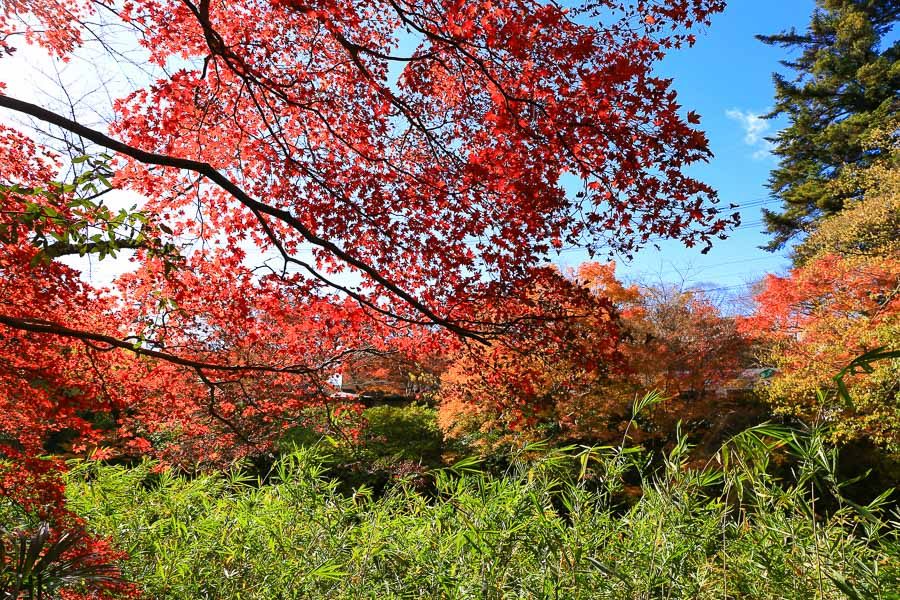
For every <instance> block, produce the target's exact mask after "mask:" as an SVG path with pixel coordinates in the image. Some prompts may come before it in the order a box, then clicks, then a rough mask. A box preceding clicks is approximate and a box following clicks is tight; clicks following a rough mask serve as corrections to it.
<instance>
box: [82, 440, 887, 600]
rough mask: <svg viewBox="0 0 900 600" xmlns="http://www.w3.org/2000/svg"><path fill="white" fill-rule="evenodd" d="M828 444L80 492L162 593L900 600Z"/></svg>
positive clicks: (142, 483)
mask: <svg viewBox="0 0 900 600" xmlns="http://www.w3.org/2000/svg"><path fill="white" fill-rule="evenodd" d="M823 439H824V438H823V436H822V435H820V434H819V433H817V432H812V433H811V434H804V435H800V434H797V433H794V432H790V431H786V430H782V429H777V428H774V427H758V428H755V429H754V430H750V431H748V432H745V433H744V434H741V436H738V438H736V439H735V440H733V441H732V442H731V443H729V444H728V445H727V446H725V447H724V448H723V450H722V451H721V452H720V453H719V454H718V456H717V457H716V459H715V460H713V461H711V463H710V464H709V465H707V467H705V468H702V469H689V468H688V467H687V464H688V462H687V456H688V453H687V451H688V448H687V445H686V443H684V442H683V441H682V443H680V444H679V445H678V446H676V448H675V449H674V450H672V452H671V453H670V454H669V455H667V456H666V457H664V459H663V461H662V463H663V466H662V467H661V468H659V469H654V470H652V471H651V470H650V469H649V468H645V467H643V466H641V465H644V464H645V458H646V457H644V456H643V455H642V454H641V453H640V452H637V451H634V450H633V449H632V450H628V449H624V448H595V449H585V448H567V449H562V450H550V449H548V448H545V447H540V446H532V447H530V448H527V449H525V450H524V451H523V452H521V453H520V454H519V455H518V456H515V457H512V466H511V467H510V468H509V469H508V470H507V471H506V472H505V473H496V474H488V473H484V472H481V471H480V470H479V465H478V464H477V463H476V462H474V461H467V462H465V463H460V464H457V465H456V466H455V467H453V468H449V469H443V470H436V471H433V472H432V473H431V478H432V481H433V486H432V488H431V489H429V490H425V491H422V490H420V489H418V488H416V487H414V486H408V485H403V484H402V483H401V484H398V485H393V486H390V487H389V488H388V489H387V491H386V492H385V493H384V494H383V495H380V496H378V497H375V496H374V495H373V494H372V493H371V491H370V490H368V489H366V488H365V487H363V488H361V489H358V490H357V492H356V493H355V494H346V493H341V492H340V491H339V489H340V488H341V486H340V484H339V482H337V481H335V480H333V479H330V478H329V476H328V471H327V467H325V466H323V465H326V464H328V461H327V460H326V459H325V458H324V457H323V456H322V454H321V450H320V449H319V448H316V447H313V448H305V449H300V450H297V451H296V452H294V453H292V454H290V455H288V456H285V457H284V458H283V459H281V460H280V461H279V462H278V463H277V464H276V466H275V468H274V469H273V472H272V474H271V477H270V479H269V480H268V481H266V482H264V483H263V482H260V481H257V480H248V479H246V478H244V477H243V476H241V475H240V473H239V472H238V471H235V472H234V473H231V474H211V475H202V476H198V477H192V478H188V477H184V476H177V475H174V474H172V473H171V472H168V471H161V472H157V469H156V468H155V465H154V464H153V463H150V462H147V463H144V464H142V465H140V466H137V467H131V468H126V467H118V466H103V465H100V464H97V463H91V462H78V463H73V465H72V467H73V469H72V472H71V474H70V477H69V486H68V493H69V498H70V503H71V507H72V508H73V509H75V510H76V511H77V512H78V513H80V514H81V515H83V516H84V517H86V518H87V521H88V523H90V525H91V527H92V528H93V529H94V530H95V531H96V532H98V533H101V534H104V535H108V536H110V537H111V538H113V540H115V542H116V543H117V544H119V545H120V547H122V548H123V549H124V550H126V551H127V552H128V553H129V555H130V557H131V558H130V560H129V561H128V562H127V563H126V564H125V567H124V575H125V577H126V578H128V579H131V580H133V581H136V582H138V583H139V584H140V585H141V586H143V588H144V589H145V590H146V592H147V595H148V596H149V597H152V598H217V599H222V598H241V599H254V598H260V599H263V598H265V599H277V598H482V599H492V598H561V599H563V598H564V599H581V598H584V599H594V598H616V599H625V598H635V599H637V598H647V599H649V598H654V599H655V598H701V599H702V598H716V599H724V598H779V599H780V598H797V599H804V600H805V599H810V598H848V597H849V598H885V599H887V598H900V592H898V591H900V542H898V538H897V535H896V528H897V523H896V515H890V514H885V511H884V510H882V506H881V505H882V504H883V502H884V498H881V499H879V500H877V501H876V502H874V503H873V504H872V505H870V506H867V507H860V506H855V505H853V504H852V503H850V502H849V501H847V500H845V499H844V498H843V496H842V494H841V488H842V486H843V484H842V483H841V482H838V481H836V480H835V477H834V472H835V469H834V464H835V461H834V451H833V450H831V449H829V448H827V447H826V446H825V445H824V442H823ZM776 454H778V455H783V456H784V457H785V458H784V460H785V461H786V462H784V463H783V464H779V465H773V464H770V463H771V461H772V458H771V457H772V456H774V455H776ZM774 472H784V473H787V474H788V475H789V476H787V477H785V478H784V480H781V479H779V478H776V477H775V476H774V475H773V474H772V473H774ZM635 473H638V474H639V476H640V478H641V481H642V490H643V493H642V494H641V495H640V497H639V498H636V499H633V500H631V501H629V502H624V501H623V500H622V498H623V497H624V496H623V495H622V489H623V485H624V483H623V478H624V477H625V475H626V474H630V475H629V476H631V477H633V476H635ZM817 503H818V504H817Z"/></svg>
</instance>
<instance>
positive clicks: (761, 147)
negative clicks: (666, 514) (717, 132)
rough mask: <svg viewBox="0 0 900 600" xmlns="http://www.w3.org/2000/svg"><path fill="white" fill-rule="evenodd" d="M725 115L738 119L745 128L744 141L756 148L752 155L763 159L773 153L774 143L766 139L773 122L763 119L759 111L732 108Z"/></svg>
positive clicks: (757, 158)
mask: <svg viewBox="0 0 900 600" xmlns="http://www.w3.org/2000/svg"><path fill="white" fill-rule="evenodd" d="M725 116H727V117H728V118H729V119H732V120H734V121H737V122H738V123H739V124H740V125H741V128H742V129H743V130H744V143H745V144H747V145H748V146H751V147H752V148H753V149H754V152H753V154H752V155H751V156H752V157H753V158H754V159H756V160H762V159H764V158H766V157H768V156H770V155H771V153H772V148H773V147H774V144H772V142H770V141H768V140H766V139H765V137H766V135H767V134H768V133H769V129H770V125H771V123H770V122H769V121H768V120H766V119H763V118H762V116H761V115H760V114H758V113H754V112H752V111H749V110H747V111H744V110H740V109H738V108H732V109H731V110H727V111H725Z"/></svg>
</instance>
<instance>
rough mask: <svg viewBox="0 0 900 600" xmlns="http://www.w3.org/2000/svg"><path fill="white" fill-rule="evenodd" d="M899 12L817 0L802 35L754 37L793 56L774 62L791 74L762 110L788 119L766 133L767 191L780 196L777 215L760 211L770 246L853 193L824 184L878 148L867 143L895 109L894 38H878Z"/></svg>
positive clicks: (887, 5) (898, 74)
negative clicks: (770, 149)
mask: <svg viewBox="0 0 900 600" xmlns="http://www.w3.org/2000/svg"><path fill="white" fill-rule="evenodd" d="M898 17H900V0H816V9H815V11H814V12H813V15H812V20H811V22H810V24H809V26H808V27H807V29H806V31H805V32H798V31H797V30H795V29H792V30H790V31H787V32H784V33H781V34H778V35H770V36H766V35H760V36H757V39H759V40H761V41H763V42H765V43H766V44H771V45H777V46H781V47H783V48H787V49H789V50H791V51H793V52H794V53H796V56H795V57H794V58H792V59H790V60H784V61H781V64H782V65H784V66H785V67H787V68H789V69H791V70H793V71H794V72H795V74H796V77H794V78H788V77H785V76H784V75H781V74H777V73H776V74H775V75H774V80H775V100H776V103H775V107H774V109H773V110H772V112H771V113H769V114H768V115H766V116H767V117H768V118H774V117H777V116H780V115H785V116H786V117H787V119H788V126H787V127H786V128H785V129H783V130H782V131H780V132H779V133H778V134H777V135H775V137H773V138H770V141H772V142H774V144H775V149H774V153H775V155H776V156H778V158H779V164H778V166H777V167H776V168H775V169H774V170H773V171H772V174H771V176H770V179H769V189H770V190H771V192H772V195H773V197H775V198H778V199H780V200H781V201H782V209H781V211H780V212H779V211H770V210H766V211H765V215H764V216H765V221H766V226H767V228H768V231H769V233H770V234H772V236H773V237H772V240H771V242H770V243H769V245H768V248H769V249H770V250H776V249H780V248H783V247H784V245H785V244H786V243H787V242H788V241H789V240H790V239H792V238H793V237H794V236H796V235H797V234H799V233H802V232H805V231H809V230H811V229H813V228H814V226H815V224H816V223H817V222H818V220H819V219H821V218H823V217H826V216H828V215H832V214H835V213H837V212H840V211H841V209H842V208H843V207H844V204H845V203H846V202H847V201H848V200H851V199H853V198H855V197H858V196H859V191H858V190H852V189H850V190H847V189H843V190H840V191H837V190H836V189H834V187H833V186H830V185H828V183H829V182H831V181H833V180H834V179H835V178H836V177H838V176H839V175H840V173H841V171H842V170H843V169H845V168H847V167H848V166H852V167H855V168H865V167H866V166H867V165H868V164H870V163H872V162H873V161H876V160H877V159H878V156H879V154H880V153H881V151H882V150H883V149H880V148H877V147H876V148H872V147H871V144H866V140H867V139H868V137H869V136H870V134H871V133H872V132H873V131H875V130H877V129H878V128H879V127H883V126H884V124H885V123H887V122H890V121H891V117H892V116H896V115H897V114H900V41H896V42H894V43H892V44H886V43H885V38H886V37H887V36H888V35H889V34H890V32H891V28H892V27H893V25H894V23H895V22H896V21H897V19H898Z"/></svg>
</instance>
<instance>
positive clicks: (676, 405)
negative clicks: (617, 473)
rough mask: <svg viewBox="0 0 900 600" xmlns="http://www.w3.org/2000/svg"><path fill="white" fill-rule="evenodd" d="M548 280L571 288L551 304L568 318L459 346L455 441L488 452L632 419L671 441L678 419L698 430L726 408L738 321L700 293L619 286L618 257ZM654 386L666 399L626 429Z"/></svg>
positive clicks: (447, 393)
mask: <svg viewBox="0 0 900 600" xmlns="http://www.w3.org/2000/svg"><path fill="white" fill-rule="evenodd" d="M553 278H554V279H555V280H557V281H560V282H564V284H565V285H566V286H568V287H569V288H570V291H569V292H568V293H567V294H566V295H565V296H564V297H563V298H564V299H561V300H559V302H560V304H559V305H557V306H556V310H558V311H559V312H560V313H565V314H566V315H567V318H566V319H564V320H560V321H532V322H529V323H527V324H525V325H523V331H522V333H521V334H520V335H519V337H516V338H503V339H502V340H501V341H499V342H497V343H495V344H493V345H491V346H473V347H463V348H462V349H461V350H460V351H459V352H458V353H457V355H456V358H455V360H454V361H453V362H452V363H451V364H450V366H449V368H448V370H447V371H446V372H445V373H444V375H443V377H442V386H441V389H440V399H441V404H440V412H439V421H440V424H441V425H442V427H443V428H444V429H445V431H447V433H448V435H449V436H450V437H451V438H457V439H461V440H470V441H471V443H472V444H473V445H474V446H476V447H480V448H481V449H482V450H485V449H488V448H492V447H495V446H496V445H500V444H510V443H511V444H521V443H522V442H523V441H524V440H529V439H543V438H555V439H558V440H569V441H571V440H578V441H582V442H604V443H610V442H618V441H620V440H621V438H622V435H623V434H624V429H625V427H626V426H628V427H629V435H630V436H632V438H633V439H636V440H655V442H656V443H664V442H665V441H667V440H668V439H670V438H671V436H673V435H674V433H675V431H676V427H677V424H678V423H679V422H684V424H685V426H686V428H688V429H690V431H691V433H692V434H696V435H697V436H698V437H699V436H703V435H704V434H705V432H706V430H707V429H709V428H710V427H711V426H712V425H713V424H714V422H716V421H717V420H718V419H720V418H721V417H722V416H723V415H724V412H723V410H722V408H723V405H725V404H726V402H725V396H727V389H728V386H729V384H730V383H731V382H732V381H733V380H734V379H735V378H736V377H737V375H738V374H739V372H740V371H741V369H742V367H743V365H744V364H746V362H747V358H748V356H747V354H748V343H747V339H746V337H745V336H743V335H742V334H741V333H740V332H739V331H738V330H737V325H736V323H735V321H734V319H731V318H728V317H726V316H723V315H722V314H721V313H720V311H719V310H718V309H717V308H716V307H715V305H713V304H712V303H711V302H710V301H709V300H708V299H706V298H704V297H703V296H702V294H700V293H693V292H691V291H678V290H673V289H667V288H665V287H655V288H654V287H645V286H638V285H624V284H623V283H621V282H620V281H619V280H618V279H617V278H616V276H615V264H614V263H608V264H602V263H585V264H583V265H581V266H580V267H579V269H578V270H577V271H575V272H572V273H570V274H568V276H567V277H564V276H563V275H561V274H555V275H554V276H553ZM534 295H535V297H540V298H542V299H543V301H545V302H548V301H552V300H551V296H550V295H548V294H547V293H546V292H544V291H542V290H540V289H538V290H535V291H534ZM575 298H580V299H581V303H580V304H575V303H574V300H573V299H575ZM653 390H658V391H660V392H661V393H662V395H663V397H664V398H665V400H664V401H663V402H662V403H660V404H659V405H658V406H657V407H656V409H655V410H654V411H653V413H652V414H648V415H645V417H646V418H644V419H642V421H641V423H639V424H635V423H631V424H630V425H629V422H630V421H631V419H632V416H633V415H632V404H633V403H634V401H635V400H636V399H637V398H639V397H641V396H643V395H644V394H646V393H647V392H650V391H653Z"/></svg>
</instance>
